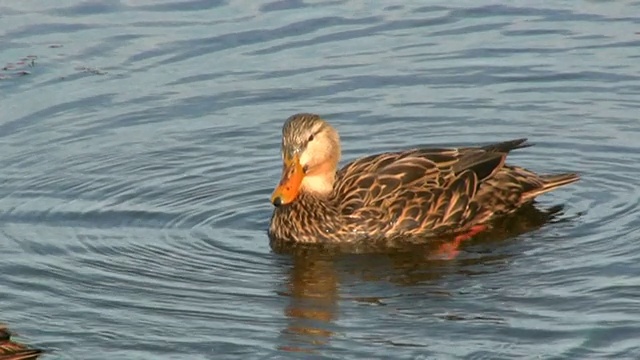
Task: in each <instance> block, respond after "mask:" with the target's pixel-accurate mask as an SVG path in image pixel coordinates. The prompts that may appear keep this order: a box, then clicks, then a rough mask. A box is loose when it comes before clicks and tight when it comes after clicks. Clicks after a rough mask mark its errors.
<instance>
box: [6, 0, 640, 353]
mask: <svg viewBox="0 0 640 360" xmlns="http://www.w3.org/2000/svg"><path fill="white" fill-rule="evenodd" d="M637 13H640V7H639V5H638V4H637V3H633V2H615V3H613V2H593V1H578V2H575V3H557V4H556V3H551V2H547V3H545V4H533V3H531V4H529V5H526V4H520V5H518V4H506V3H505V4H503V5H496V4H493V3H491V4H489V3H488V2H484V3H483V2H473V3H472V2H466V3H460V4H452V3H450V2H448V3H433V4H430V5H428V6H425V5H423V4H418V3H415V4H414V3H411V2H400V1H396V2H393V3H386V4H385V5H384V6H377V5H372V4H368V3H367V4H365V3H362V2H316V3H314V2H302V1H272V2H269V3H260V4H258V3H255V2H248V1H240V2H221V1H180V2H177V1H174V2H172V1H135V2H131V1H108V0H104V1H91V2H84V1H75V0H71V1H66V2H62V3H57V2H55V3H54V2H52V3H50V4H46V5H43V4H39V5H38V6H37V7H33V4H31V3H29V2H13V3H11V4H8V5H7V4H3V5H0V18H1V19H2V21H1V22H0V23H1V24H0V44H3V46H1V47H0V66H3V68H1V69H0V109H2V114H1V115H0V153H1V154H2V156H0V169H1V170H0V273H2V280H0V303H1V304H2V312H1V313H0V323H6V324H7V325H8V326H9V328H11V329H12V330H13V331H15V332H16V333H18V334H19V335H20V336H21V341H23V342H28V343H29V344H30V345H33V346H34V347H37V348H44V349H47V350H49V353H48V354H46V355H45V357H44V358H45V359H47V358H51V359H55V358H60V359H105V358H122V359H149V358H154V359H175V358H189V359H211V358H239V359H247V358H260V359H262V358H292V359H293V358H299V357H300V356H301V354H300V353H303V354H307V355H310V356H314V355H315V356H317V357H318V358H345V359H361V358H381V359H382V358H384V359H387V358H402V359H405V358H406V359H416V358H417V359H420V358H470V359H482V358H487V359H489V358H490V359H501V358H517V357H524V358H527V357H540V358H575V359H584V358H599V357H610V358H619V359H624V358H629V359H634V358H639V357H640V352H639V351H638V346H637V339H638V337H639V336H640V326H638V324H639V323H640V311H639V310H638V306H637V305H638V304H637V299H638V298H640V283H639V282H638V274H639V273H640V267H639V265H638V264H640V255H638V254H639V252H638V251H637V248H638V246H637V240H638V239H637V235H636V234H637V229H638V228H640V221H639V220H638V213H640V192H638V191H637V188H638V180H637V179H638V176H639V175H640V172H639V171H638V166H637V164H639V163H640V145H639V144H638V139H639V138H640V123H638V116H637V112H638V111H637V108H638V104H640V85H639V81H640V76H639V75H638V74H640V65H638V64H640V62H639V61H638V57H639V56H638V51H637V49H638V45H640V38H639V37H638V19H637V16H634V15H633V14H637ZM302 111H305V112H306V111H310V112H317V113H320V114H322V115H323V116H324V117H325V118H326V119H327V120H329V121H331V122H332V124H334V125H335V126H336V127H337V128H338V129H339V131H340V132H341V139H342V141H343V153H344V154H343V157H344V160H345V161H346V160H349V159H353V158H356V157H358V156H363V155H366V154H371V153H374V152H379V151H387V150H394V149H403V148H407V147H413V146H418V145H424V144H432V145H449V144H453V145H469V144H478V143H485V142H490V141H498V140H507V139H510V138H519V137H528V138H529V139H530V141H531V142H533V143H535V144H536V146H534V147H531V148H526V149H522V150H518V151H516V152H514V153H513V155H512V156H511V157H510V161H511V162H513V163H517V164H519V165H523V166H526V167H528V168H531V169H533V170H536V171H539V172H548V173H552V172H565V171H575V172H578V173H580V174H581V176H582V180H581V181H580V182H579V183H576V184H572V185H570V186H567V187H565V188H562V189H559V190H557V191H554V192H553V193H551V194H548V195H545V196H543V197H541V198H540V199H539V200H540V201H539V203H538V204H537V207H536V208H527V209H524V210H523V211H522V212H521V213H520V214H518V215H517V216H516V217H514V218H512V219H509V220H508V221H505V223H504V224H503V225H504V228H501V230H500V231H497V232H495V233H493V234H491V235H490V236H485V237H482V236H480V237H478V238H477V239H474V240H473V241H471V242H469V243H467V244H464V246H463V247H462V249H461V252H460V254H459V256H458V257H457V258H455V259H453V260H443V259H434V258H432V257H430V256H429V255H430V254H428V253H427V251H425V248H423V247H420V246H417V247H415V248H414V247H412V248H409V249H403V251H398V252H394V253H391V252H389V253H382V254H367V255H357V254H329V253H322V252H320V251H317V252H314V251H311V252H309V251H299V252H295V251H294V252H292V253H285V254H279V253H276V252H274V251H272V249H270V248H269V243H268V239H267V236H266V229H267V226H268V222H269V217H270V215H271V211H272V208H271V206H270V204H269V202H268V198H269V194H270V192H271V190H272V188H273V186H274V185H275V184H276V182H277V181H278V176H279V174H280V157H279V154H278V151H279V145H280V128H281V125H282V123H283V121H284V120H285V119H286V118H287V117H288V116H289V115H291V114H293V113H296V112H302ZM547 211H548V212H547Z"/></svg>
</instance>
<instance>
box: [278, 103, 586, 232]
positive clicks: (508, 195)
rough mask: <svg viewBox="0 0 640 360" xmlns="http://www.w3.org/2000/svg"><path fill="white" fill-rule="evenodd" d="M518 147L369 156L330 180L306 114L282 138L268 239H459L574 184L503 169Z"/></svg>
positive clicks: (328, 158) (326, 145)
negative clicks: (279, 172)
mask: <svg viewBox="0 0 640 360" xmlns="http://www.w3.org/2000/svg"><path fill="white" fill-rule="evenodd" d="M527 146H530V144H527V143H526V139H518V140H511V141H505V142H501V143H496V144H492V145H486V146H482V147H465V148H421V149H413V150H407V151H400V152H388V153H383V154H377V155H371V156H367V157H364V158H360V159H358V160H355V161H353V162H351V163H349V164H347V165H346V166H344V167H343V168H342V169H341V170H339V171H338V170H337V166H338V161H339V160H340V140H339V137H338V133H337V131H336V130H335V129H334V128H333V127H332V126H331V125H329V123H327V122H326V121H324V120H322V119H321V118H320V117H319V116H318V115H315V114H296V115H293V116H291V117H290V118H289V119H287V121H286V122H285V124H284V126H283V129H282V159H283V162H284V167H283V170H282V179H281V180H280V184H279V185H278V186H277V187H276V189H275V191H274V192H273V195H272V196H271V202H272V203H273V205H274V206H275V209H274V212H273V216H272V218H271V224H270V226H269V235H270V237H271V238H272V239H277V240H281V241H282V240H284V241H293V242H298V243H316V242H336V243H344V242H355V241H360V240H375V239H378V240H390V239H395V238H403V237H431V236H444V235H448V234H457V233H465V232H469V231H470V229H472V228H474V227H475V226H476V225H484V224H486V223H488V222H489V221H490V220H492V219H493V218H495V217H496V216H500V215H505V214H508V213H511V212H513V211H515V210H517V209H518V208H519V207H521V206H522V205H524V204H527V203H529V202H531V201H532V200H533V199H534V198H535V197H536V196H538V195H540V194H544V193H546V192H548V191H551V190H553V189H555V188H557V187H559V186H562V185H566V184H569V183H572V182H574V181H577V180H578V178H579V177H578V175H576V174H569V173H567V174H558V175H538V174H535V173H533V172H531V171H529V170H526V169H524V168H521V167H517V166H511V165H506V164H505V160H506V158H507V155H508V154H509V152H510V151H511V150H514V149H520V148H524V147H527Z"/></svg>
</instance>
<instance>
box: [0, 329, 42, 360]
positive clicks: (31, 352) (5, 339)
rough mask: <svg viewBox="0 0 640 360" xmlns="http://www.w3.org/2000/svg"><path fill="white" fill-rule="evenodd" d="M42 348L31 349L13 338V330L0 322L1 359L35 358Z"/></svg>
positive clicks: (21, 359)
mask: <svg viewBox="0 0 640 360" xmlns="http://www.w3.org/2000/svg"><path fill="white" fill-rule="evenodd" d="M41 354H42V350H39V349H31V348H29V347H27V346H25V345H23V344H20V343H18V342H15V341H13V340H12V339H11V332H10V331H9V329H7V327H6V326H5V325H3V324H0V360H35V359H37V358H38V356H40V355H41Z"/></svg>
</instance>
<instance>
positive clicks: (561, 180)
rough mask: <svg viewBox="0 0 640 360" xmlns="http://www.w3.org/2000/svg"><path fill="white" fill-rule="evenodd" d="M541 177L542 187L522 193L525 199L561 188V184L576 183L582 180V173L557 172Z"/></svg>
mask: <svg viewBox="0 0 640 360" xmlns="http://www.w3.org/2000/svg"><path fill="white" fill-rule="evenodd" d="M540 179H541V180H542V183H543V185H542V187H539V188H536V189H534V190H531V191H528V192H526V193H524V194H522V200H523V201H525V202H526V201H529V200H532V199H533V198H535V197H537V196H539V195H542V194H544V193H546V192H549V191H551V190H554V189H556V188H559V187H560V186H564V185H567V184H571V183H574V182H576V181H578V180H580V175H578V174H575V173H566V174H556V175H541V176H540Z"/></svg>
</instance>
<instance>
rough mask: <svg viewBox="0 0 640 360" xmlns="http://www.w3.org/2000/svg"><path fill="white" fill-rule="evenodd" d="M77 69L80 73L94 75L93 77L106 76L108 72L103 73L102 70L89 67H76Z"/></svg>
mask: <svg viewBox="0 0 640 360" xmlns="http://www.w3.org/2000/svg"><path fill="white" fill-rule="evenodd" d="M75 69H76V70H78V71H82V72H85V73H89V74H92V75H106V74H107V72H106V71H103V70H100V69H98V68H94V67H88V66H76V67H75Z"/></svg>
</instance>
